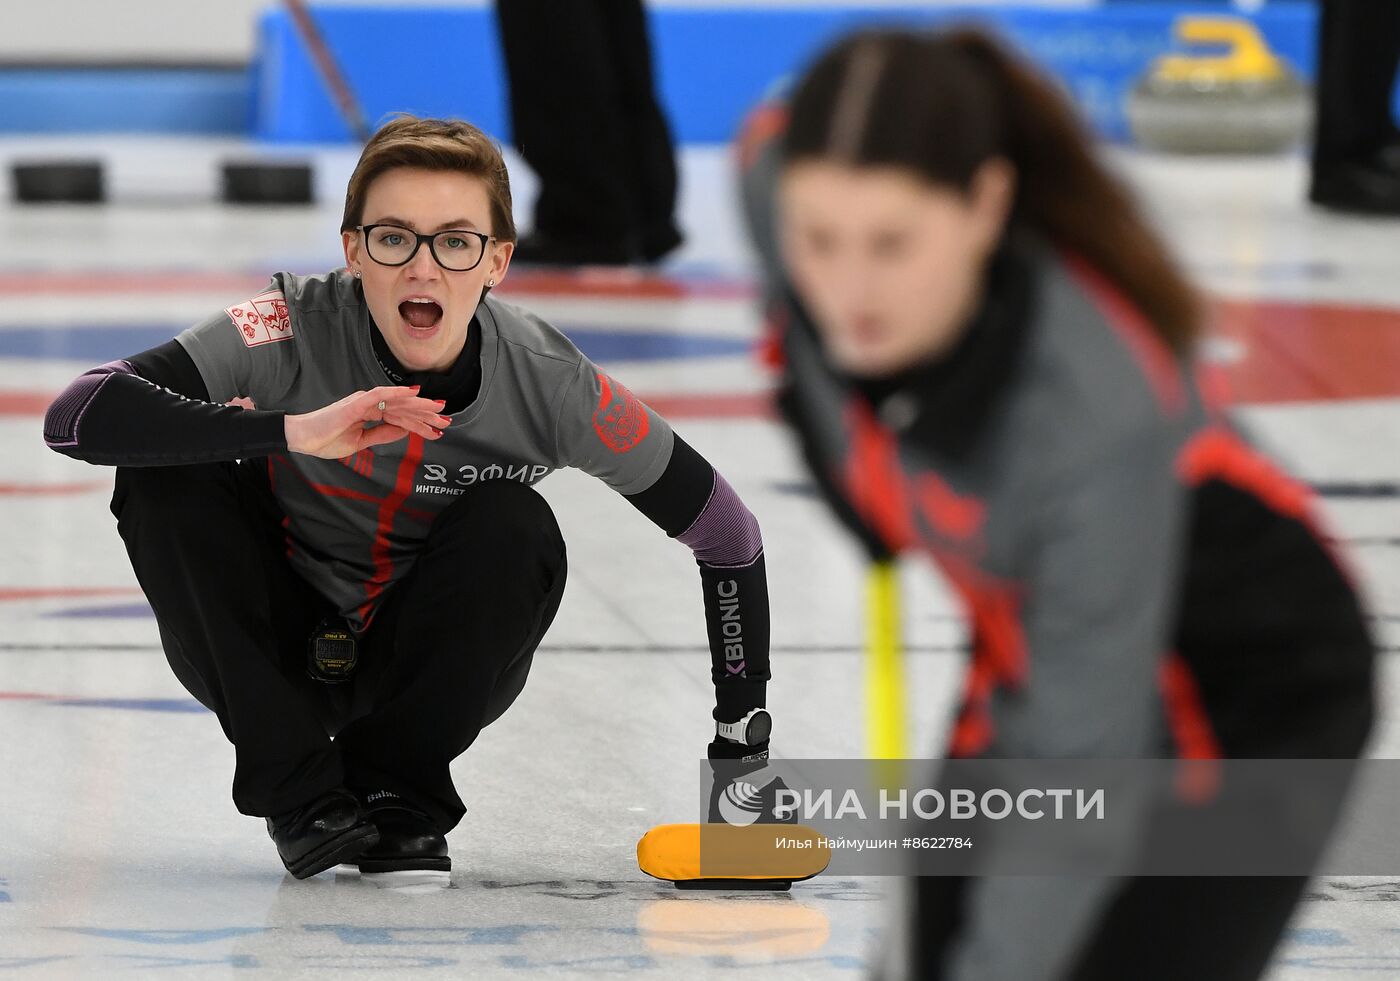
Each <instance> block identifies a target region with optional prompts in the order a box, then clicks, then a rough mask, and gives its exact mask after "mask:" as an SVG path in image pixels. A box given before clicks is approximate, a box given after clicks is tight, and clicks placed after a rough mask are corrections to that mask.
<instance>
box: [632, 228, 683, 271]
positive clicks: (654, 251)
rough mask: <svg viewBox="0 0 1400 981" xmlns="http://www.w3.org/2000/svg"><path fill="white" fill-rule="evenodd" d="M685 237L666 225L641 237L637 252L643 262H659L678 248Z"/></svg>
mask: <svg viewBox="0 0 1400 981" xmlns="http://www.w3.org/2000/svg"><path fill="white" fill-rule="evenodd" d="M684 241H685V236H684V235H682V234H681V233H680V232H679V231H677V230H676V226H674V225H666V226H664V227H662V228H658V229H655V230H654V231H651V232H647V233H645V234H643V235H642V237H641V242H640V245H639V247H638V251H640V252H641V255H642V261H643V262H649V263H650V262H660V261H661V260H662V259H664V258H666V256H668V255H669V254H670V253H672V252H674V251H675V250H676V249H678V248H680V246H681V243H683V242H684Z"/></svg>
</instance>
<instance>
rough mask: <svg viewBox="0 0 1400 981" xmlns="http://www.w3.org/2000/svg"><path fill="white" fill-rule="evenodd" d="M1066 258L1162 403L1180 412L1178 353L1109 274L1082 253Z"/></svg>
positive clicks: (1183, 401) (1183, 394)
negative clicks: (1101, 270) (1111, 279)
mask: <svg viewBox="0 0 1400 981" xmlns="http://www.w3.org/2000/svg"><path fill="white" fill-rule="evenodd" d="M1064 261H1065V266H1066V268H1067V269H1068V270H1069V272H1070V275H1071V276H1073V277H1074V279H1075V281H1076V282H1077V283H1078V284H1079V285H1080V286H1081V287H1083V289H1084V291H1085V292H1086V293H1087V294H1088V296H1089V299H1090V300H1091V301H1092V302H1093V304H1094V305H1095V306H1096V307H1098V308H1099V312H1100V313H1102V314H1103V317H1104V320H1105V321H1107V322H1108V325H1109V326H1110V327H1112V328H1113V330H1114V332H1115V333H1117V335H1118V336H1119V338H1120V339H1122V341H1123V343H1124V344H1125V345H1126V346H1127V348H1128V350H1129V351H1130V352H1131V353H1132V354H1133V357H1134V358H1135V359H1136V360H1137V363H1138V366H1139V367H1140V368H1141V369H1142V373H1143V374H1144V375H1145V376H1146V377H1147V382H1148V384H1149V385H1150V386H1151V387H1152V390H1153V392H1155V393H1156V395H1157V401H1158V403H1159V404H1160V405H1161V406H1162V408H1163V409H1165V410H1166V411H1168V412H1170V413H1173V414H1175V413H1178V412H1180V411H1181V410H1182V409H1183V408H1185V406H1186V389H1185V386H1184V385H1183V384H1182V378H1181V370H1180V367H1179V366H1178V365H1177V363H1176V356H1175V355H1173V354H1172V351H1171V348H1169V347H1168V346H1167V343H1166V341H1164V340H1162V337H1161V335H1160V334H1158V333H1157V331H1156V330H1154V329H1153V327H1152V324H1151V323H1150V322H1149V321H1148V319H1147V317H1145V316H1144V315H1143V313H1142V311H1141V310H1139V309H1138V307H1137V305H1136V304H1134V303H1133V302H1132V301H1131V300H1130V299H1128V297H1127V296H1125V295H1124V293H1123V292H1122V290H1120V289H1119V288H1118V287H1117V286H1116V285H1115V284H1114V283H1112V282H1111V281H1110V280H1109V279H1108V277H1107V276H1105V275H1103V273H1101V272H1099V271H1098V270H1097V269H1095V268H1094V267H1093V266H1091V265H1089V264H1088V263H1087V262H1085V261H1084V260H1083V259H1081V258H1079V257H1078V256H1074V255H1066V256H1065V257H1064Z"/></svg>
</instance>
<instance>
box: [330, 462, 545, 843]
mask: <svg viewBox="0 0 1400 981" xmlns="http://www.w3.org/2000/svg"><path fill="white" fill-rule="evenodd" d="M565 575H566V562H565V553H564V540H563V537H562V536H561V535H560V533H559V526H558V524H557V523H556V522H555V520H554V514H553V512H552V511H550V509H549V505H548V504H546V503H545V500H544V498H542V497H540V495H539V494H537V493H536V492H535V491H533V490H531V489H530V488H528V487H526V486H524V485H523V484H518V483H516V482H515V481H510V480H494V481H488V482H486V483H481V484H477V485H476V486H475V487H474V488H472V489H471V490H469V491H468V492H467V493H466V494H464V495H463V496H462V497H461V498H459V499H458V500H456V501H454V502H453V503H452V504H451V505H450V506H449V507H448V508H447V509H446V510H445V511H443V512H442V513H441V514H440V515H438V517H437V520H436V521H435V522H434V523H433V527H432V528H431V529H430V531H429V533H428V539H427V542H426V543H425V544H424V546H423V550H422V551H421V552H420V553H419V555H418V558H417V559H416V561H415V562H414V566H413V570H412V571H411V572H410V573H409V574H408V575H407V576H406V577H405V578H404V579H403V581H402V582H400V583H398V584H397V585H395V586H394V587H393V589H392V591H391V592H390V594H389V596H388V597H387V598H386V599H385V603H384V607H383V608H382V610H381V611H380V613H379V614H378V615H377V616H376V617H375V619H374V621H373V622H372V623H371V625H370V628H369V631H368V633H367V635H366V638H365V645H366V651H367V659H368V660H369V661H370V662H371V663H369V664H366V665H365V667H364V668H362V670H366V669H367V671H368V674H367V675H366V676H365V677H362V678H361V680H360V683H361V684H364V685H368V686H371V687H372V692H373V694H372V707H371V709H370V711H369V714H368V715H364V716H361V717H360V718H358V719H356V720H355V721H354V722H352V723H350V725H348V726H346V728H345V729H344V730H343V731H342V732H341V733H340V734H339V735H338V736H337V737H336V743H337V745H339V746H340V748H341V752H342V753H343V755H344V759H345V766H346V772H347V782H348V783H349V785H350V786H352V787H354V788H356V789H360V790H381V789H382V790H392V791H394V792H396V793H399V794H402V795H403V796H405V797H407V798H409V799H410V800H413V801H414V802H415V803H417V804H419V805H420V806H421V807H423V808H424V809H425V810H427V811H428V813H430V814H431V815H432V816H433V818H434V819H435V820H436V821H437V822H438V824H439V826H440V827H441V828H442V830H443V831H447V830H450V829H451V828H452V827H454V826H455V825H456V824H457V822H458V821H460V820H461V819H462V815H463V814H464V813H465V811H466V808H465V807H464V806H463V805H462V800H461V798H460V797H459V796H458V795H457V792H456V790H455V788H454V787H453V785H452V777H451V774H450V773H449V772H448V765H449V764H450V763H451V762H452V760H453V759H454V758H456V757H457V756H458V755H460V754H461V753H462V752H463V751H464V750H465V749H466V748H467V747H468V746H470V745H471V744H472V743H473V742H474V741H475V740H476V737H477V734H478V733H479V732H480V731H481V730H482V728H483V727H485V726H486V725H487V724H489V723H490V722H492V721H494V720H495V719H496V718H498V717H499V716H500V715H501V713H502V712H504V711H505V710H506V708H507V707H508V706H509V705H510V703H511V702H512V701H514V699H515V697H516V696H517V695H519V694H520V690H521V688H522V687H523V686H524V684H525V677H526V674H527V673H528V672H529V668H530V661H531V658H532V656H533V654H534V650H535V648H536V647H537V646H539V643H540V640H541V639H542V638H543V637H544V634H545V631H546V630H548V629H549V625H550V623H552V622H553V620H554V614H555V613H556V612H557V611H558V609H559V601H560V599H561V598H562V596H563V593H564V581H565Z"/></svg>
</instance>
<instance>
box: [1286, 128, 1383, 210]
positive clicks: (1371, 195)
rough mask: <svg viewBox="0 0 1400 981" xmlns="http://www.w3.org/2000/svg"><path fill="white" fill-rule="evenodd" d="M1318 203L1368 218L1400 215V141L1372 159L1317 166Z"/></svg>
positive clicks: (1315, 198) (1315, 193) (1314, 184)
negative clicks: (1367, 216)
mask: <svg viewBox="0 0 1400 981" xmlns="http://www.w3.org/2000/svg"><path fill="white" fill-rule="evenodd" d="M1308 197H1309V198H1310V199H1311V200H1312V202H1313V203H1314V204H1320V205H1322V206H1323V207H1325V208H1333V209H1335V210H1337V211H1349V212H1354V213H1356V214H1366V215H1400V142H1394V143H1391V144H1389V145H1387V146H1385V147H1382V148H1381V149H1380V150H1377V151H1376V152H1375V153H1372V154H1370V155H1369V156H1365V157H1359V158H1357V159H1355V160H1346V161H1332V162H1329V163H1325V164H1324V163H1319V164H1315V165H1314V166H1313V179H1312V188H1311V190H1310V191H1309V193H1308Z"/></svg>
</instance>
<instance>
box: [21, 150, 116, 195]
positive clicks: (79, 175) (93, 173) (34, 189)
mask: <svg viewBox="0 0 1400 981" xmlns="http://www.w3.org/2000/svg"><path fill="white" fill-rule="evenodd" d="M10 170H11V176H12V177H13V178H14V193H15V200H16V201H18V202H19V203H21V204H96V203H98V202H100V201H102V200H104V199H105V197H106V186H105V181H104V180H103V172H102V162H101V161H99V160H63V159H53V160H26V161H17V162H16V163H15V164H14V165H13V166H12V167H11V169H10Z"/></svg>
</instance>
